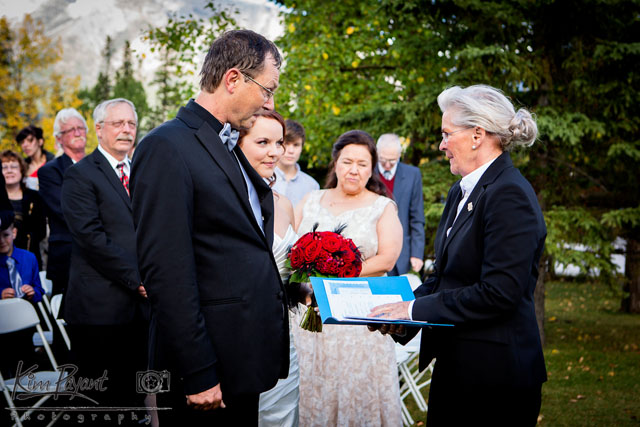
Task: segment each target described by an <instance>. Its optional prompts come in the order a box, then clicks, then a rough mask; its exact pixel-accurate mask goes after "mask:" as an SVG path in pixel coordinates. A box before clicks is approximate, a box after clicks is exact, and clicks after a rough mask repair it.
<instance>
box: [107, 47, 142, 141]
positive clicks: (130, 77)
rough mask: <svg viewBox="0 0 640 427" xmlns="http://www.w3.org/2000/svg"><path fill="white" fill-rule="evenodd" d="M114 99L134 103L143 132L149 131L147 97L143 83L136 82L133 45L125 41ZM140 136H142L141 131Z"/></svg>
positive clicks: (116, 79)
mask: <svg viewBox="0 0 640 427" xmlns="http://www.w3.org/2000/svg"><path fill="white" fill-rule="evenodd" d="M113 98H125V99H128V100H129V101H131V102H133V105H135V106H136V113H137V114H138V123H140V129H141V130H143V131H144V130H145V129H149V128H148V127H147V126H145V124H146V121H145V119H146V118H147V116H148V114H149V106H148V104H147V95H146V93H145V91H144V86H143V85H142V82H140V81H139V80H136V78H135V76H134V69H133V62H132V59H131V45H130V44H129V41H125V45H124V51H123V62H122V67H121V68H120V69H119V70H117V71H116V77H115V83H114V85H113ZM138 134H140V130H139V131H138ZM138 137H140V135H138Z"/></svg>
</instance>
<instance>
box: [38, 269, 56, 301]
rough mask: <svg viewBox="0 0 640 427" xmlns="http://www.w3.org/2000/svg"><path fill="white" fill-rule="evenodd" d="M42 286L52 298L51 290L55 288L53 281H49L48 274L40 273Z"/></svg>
mask: <svg viewBox="0 0 640 427" xmlns="http://www.w3.org/2000/svg"><path fill="white" fill-rule="evenodd" d="M40 284H41V285H42V289H44V292H45V294H46V295H47V296H48V297H49V298H51V290H52V288H53V283H52V282H51V280H49V279H47V272H46V271H41V272H40Z"/></svg>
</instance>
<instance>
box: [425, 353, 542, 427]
mask: <svg viewBox="0 0 640 427" xmlns="http://www.w3.org/2000/svg"><path fill="white" fill-rule="evenodd" d="M443 368H444V369H443ZM443 370H446V368H445V367H443V366H438V361H437V360H436V364H435V366H434V369H433V377H432V380H431V385H430V389H429V402H428V404H429V411H428V412H427V427H441V426H446V427H457V426H461V427H462V426H464V427H466V426H482V425H487V426H492V427H514V426H518V427H527V426H531V427H533V426H535V425H536V424H537V422H538V414H539V413H540V400H541V394H542V384H537V385H535V386H531V387H514V386H512V385H490V386H487V385H470V384H469V383H468V382H464V383H457V384H456V383H454V382H452V381H451V376H448V375H446V374H443ZM438 371H440V375H438Z"/></svg>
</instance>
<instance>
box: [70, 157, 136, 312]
mask: <svg viewBox="0 0 640 427" xmlns="http://www.w3.org/2000/svg"><path fill="white" fill-rule="evenodd" d="M62 211H63V213H64V217H65V219H66V221H67V225H68V227H69V231H70V233H71V235H72V237H73V246H72V252H71V270H70V274H69V284H68V287H67V294H66V297H65V298H66V302H65V309H66V310H65V313H64V318H65V320H66V321H67V322H68V323H69V324H71V325H74V324H78V325H119V324H125V323H129V322H131V321H133V319H134V316H135V314H136V313H137V311H138V310H142V309H143V307H144V304H145V301H144V300H143V298H142V297H141V296H140V295H139V294H138V292H137V289H138V286H139V285H140V275H139V273H138V264H137V258H136V238H135V230H134V227H133V217H132V215H131V200H130V198H129V195H128V194H127V192H126V190H125V188H124V186H123V185H122V183H121V182H120V180H119V178H118V176H117V175H116V172H115V171H114V170H113V168H112V167H111V165H110V164H109V162H108V161H107V159H106V157H105V156H104V155H102V153H100V151H99V150H98V149H96V150H95V151H94V152H93V153H92V154H90V155H89V156H87V157H85V158H84V159H82V160H80V161H79V162H78V163H76V164H75V165H73V166H72V167H70V168H69V169H68V170H67V172H66V174H65V176H64V183H63V185H62Z"/></svg>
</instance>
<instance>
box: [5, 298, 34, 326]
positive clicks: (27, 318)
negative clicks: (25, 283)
mask: <svg viewBox="0 0 640 427" xmlns="http://www.w3.org/2000/svg"><path fill="white" fill-rule="evenodd" d="M39 323H40V320H39V319H38V314H37V313H36V310H35V309H34V308H33V306H32V305H31V304H29V303H28V302H27V301H25V300H23V299H22V298H9V299H3V300H0V334H8V333H10V332H16V331H21V330H23V329H27V328H32V327H34V326H36V325H37V324H39Z"/></svg>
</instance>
